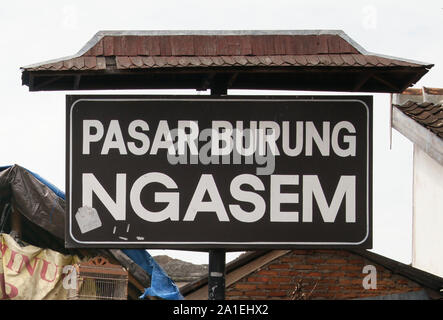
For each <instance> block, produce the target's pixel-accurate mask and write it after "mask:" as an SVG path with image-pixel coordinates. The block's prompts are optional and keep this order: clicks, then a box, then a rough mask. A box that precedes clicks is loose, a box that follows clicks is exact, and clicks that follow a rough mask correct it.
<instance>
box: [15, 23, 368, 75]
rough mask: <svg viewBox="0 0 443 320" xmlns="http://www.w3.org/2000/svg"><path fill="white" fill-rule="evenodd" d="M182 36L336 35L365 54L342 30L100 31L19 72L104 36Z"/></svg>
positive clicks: (84, 51) (81, 52) (85, 46)
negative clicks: (84, 41)
mask: <svg viewBox="0 0 443 320" xmlns="http://www.w3.org/2000/svg"><path fill="white" fill-rule="evenodd" d="M180 35H181V36H184V35H207V36H212V35H220V36H229V35H238V36H241V35H337V36H340V37H341V38H342V39H343V40H345V41H347V42H348V43H349V44H350V45H352V46H353V47H354V48H355V49H356V50H357V51H358V52H360V53H362V54H366V53H365V52H367V51H366V50H365V49H364V48H363V47H361V46H360V45H359V44H358V43H357V42H355V41H354V40H352V39H351V38H350V37H349V36H348V35H347V34H346V33H345V32H344V31H343V30H318V29H313V30H101V31H98V32H97V33H95V34H94V36H93V37H92V38H91V39H90V40H89V41H88V42H87V43H86V44H85V45H84V46H83V47H82V48H81V49H80V50H79V51H78V52H77V53H75V54H73V55H70V56H65V57H61V58H56V59H50V60H46V61H43V62H38V63H33V64H30V65H26V66H23V67H20V69H21V70H23V71H24V70H25V69H30V68H36V67H39V66H42V65H45V64H50V63H57V62H60V61H64V60H69V59H74V58H78V57H81V56H82V55H83V54H85V53H86V52H88V51H89V50H90V49H91V48H93V47H94V46H95V45H96V44H97V43H98V42H99V41H100V40H101V39H102V38H103V37H106V36H114V37H115V36H180Z"/></svg>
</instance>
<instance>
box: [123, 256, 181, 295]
mask: <svg viewBox="0 0 443 320" xmlns="http://www.w3.org/2000/svg"><path fill="white" fill-rule="evenodd" d="M122 251H123V252H124V253H125V254H126V255H127V256H128V257H129V258H131V259H132V260H133V261H134V262H135V263H137V264H138V265H139V266H140V267H142V268H143V269H144V270H145V271H146V272H147V273H149V274H150V275H151V287H149V288H147V289H146V290H145V292H144V293H143V295H142V296H141V297H140V299H144V298H146V297H147V296H153V297H161V298H163V299H167V300H182V299H183V296H182V295H181V293H180V291H179V290H178V288H177V286H176V285H175V283H174V282H173V281H172V280H171V278H169V276H168V275H167V274H166V273H165V271H163V269H162V267H160V266H159V265H158V264H157V262H156V261H155V260H154V258H152V257H151V255H150V254H149V253H148V252H147V251H146V250H137V249H125V250H122Z"/></svg>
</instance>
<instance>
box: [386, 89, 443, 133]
mask: <svg viewBox="0 0 443 320" xmlns="http://www.w3.org/2000/svg"><path fill="white" fill-rule="evenodd" d="M408 90H409V92H408V93H407V94H412V93H411V92H414V94H415V91H412V90H410V89H408ZM394 106H395V107H397V108H398V109H399V110H401V111H402V112H403V113H404V114H406V115H407V116H408V117H410V118H412V119H414V120H415V121H417V122H418V123H419V124H420V125H422V126H423V127H425V128H427V129H428V130H430V131H432V132H433V133H434V134H436V135H437V136H439V137H440V138H443V105H442V104H433V103H429V102H424V103H417V102H413V101H407V102H405V103H404V104H402V105H394Z"/></svg>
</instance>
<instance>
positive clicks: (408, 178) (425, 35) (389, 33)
mask: <svg viewBox="0 0 443 320" xmlns="http://www.w3.org/2000/svg"><path fill="white" fill-rule="evenodd" d="M302 29H339V30H343V31H344V32H346V33H347V34H348V35H349V36H350V37H351V38H352V39H353V40H355V41H356V42H357V43H359V44H360V45H361V46H362V47H364V48H365V49H366V50H368V51H371V52H376V53H381V54H386V55H392V56H397V57H402V58H408V59H413V60H418V61H424V62H430V63H434V64H435V67H434V68H433V69H431V71H430V72H429V73H428V74H427V75H425V76H424V77H423V79H422V80H421V81H420V82H418V83H417V84H416V86H415V87H422V86H429V87H443V69H442V66H443V42H442V40H441V34H442V31H443V1H441V0H427V1H421V2H417V1H409V0H407V1H386V0H384V1H347V0H346V1H342V0H341V1H327V0H325V1H321V0H317V1H316V0H310V1H294V0H286V1H285V0H273V1H269V0H266V1H242V0H224V1H217V2H216V1H209V0H203V1H200V0H187V1H180V0H177V1H170V0H162V1H132V0H126V1H113V0H107V1H91V0H88V1H84V0H77V1H49V0H45V1H44V0H39V1H22V0H16V1H7V2H6V1H4V2H3V3H2V5H1V6H0V30H1V34H2V37H1V38H2V39H1V40H2V41H1V44H0V93H1V100H0V101H1V102H0V166H2V165H10V164H19V165H21V166H23V167H25V168H28V169H30V170H32V171H34V172H36V173H38V174H40V175H41V176H42V177H44V178H46V179H47V180H48V181H50V182H52V183H53V184H54V185H56V186H57V187H59V188H60V189H62V190H65V95H66V94H70V93H73V92H72V91H71V92H69V91H66V92H33V93H31V92H29V91H28V87H22V86H21V71H20V67H22V66H26V65H29V64H33V63H37V62H42V61H46V60H49V59H53V58H59V57H64V56H68V55H72V54H74V53H76V52H77V51H78V50H80V49H81V47H82V46H83V45H84V44H86V42H87V41H88V40H89V39H90V38H92V36H93V35H94V34H95V33H96V32H97V31H100V30H302ZM169 92H171V91H169ZM176 92H177V91H174V93H176ZM76 93H85V94H88V93H93V92H76ZM100 93H111V92H100ZM113 93H120V92H113ZM130 93H139V94H140V93H146V94H152V93H159V92H158V91H156V92H152V91H146V90H144V91H140V90H139V91H131V92H130ZM162 93H167V92H162ZM183 93H186V94H190V93H195V92H192V91H186V92H183ZM241 93H243V94H244V93H248V94H249V93H252V92H241ZM263 93H264V92H263ZM263 93H262V94H263ZM266 93H267V94H269V93H270V92H266ZM284 93H285V94H288V93H289V94H292V92H284ZM293 93H294V94H303V92H293ZM229 94H236V92H231V91H229ZM276 94H277V93H276ZM307 94H309V93H307ZM373 182H374V185H373V189H374V192H373V210H374V211H373V212H374V219H373V221H374V230H373V239H374V249H373V251H374V252H377V253H380V254H383V255H385V256H387V257H390V258H393V259H396V260H399V261H401V262H403V263H410V262H411V250H412V246H411V231H412V230H411V219H412V198H411V194H412V193H411V191H412V144H411V143H410V142H409V141H408V140H407V139H406V138H404V137H403V136H402V135H401V134H399V133H397V132H396V131H395V130H394V131H393V148H392V150H391V149H390V148H389V95H388V94H375V95H374V177H373ZM150 252H151V254H154V255H155V254H158V253H161V251H160V252H159V251H158V250H155V251H154V250H152V251H151V250H150ZM169 253H170V254H171V255H173V256H174V257H178V258H182V259H185V260H187V261H191V262H195V263H207V262H208V258H207V256H208V255H207V254H206V253H195V252H180V251H173V252H169ZM235 256H236V254H229V255H228V260H230V259H232V258H233V257H235Z"/></svg>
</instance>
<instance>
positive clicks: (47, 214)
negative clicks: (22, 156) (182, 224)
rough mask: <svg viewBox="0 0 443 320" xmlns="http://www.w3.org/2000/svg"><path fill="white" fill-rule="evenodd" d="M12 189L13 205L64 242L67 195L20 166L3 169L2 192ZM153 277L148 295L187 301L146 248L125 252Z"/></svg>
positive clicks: (0, 182)
mask: <svg viewBox="0 0 443 320" xmlns="http://www.w3.org/2000/svg"><path fill="white" fill-rule="evenodd" d="M1 189H9V190H10V193H11V194H10V196H11V198H12V199H13V204H14V206H16V208H17V209H18V211H19V212H20V213H21V214H23V215H24V216H26V217H27V218H28V219H29V220H30V221H32V222H33V223H35V224H37V225H38V226H40V227H42V228H43V229H45V230H46V231H48V232H49V233H51V234H52V235H53V236H55V237H57V238H59V239H64V227H65V224H64V215H65V194H64V193H63V192H62V191H60V190H59V189H58V188H56V187H55V186H54V185H52V184H51V183H49V182H48V181H46V180H45V179H43V178H42V177H40V176H39V175H37V174H35V173H33V172H31V171H29V170H27V169H25V168H23V167H20V166H18V165H14V166H3V167H0V190H1ZM122 251H123V252H124V253H125V254H126V255H127V256H128V257H129V258H130V259H132V260H133V261H134V262H135V263H136V264H138V265H139V266H140V267H142V268H143V269H144V270H145V271H146V272H147V273H148V274H149V275H150V276H151V287H149V288H146V290H145V292H144V294H143V295H142V296H141V297H140V298H146V297H147V296H152V297H159V298H162V299H167V300H179V299H183V296H182V295H181V294H180V291H179V290H178V288H177V286H176V285H175V283H174V282H173V281H172V279H171V278H170V277H169V276H168V275H167V274H166V273H165V272H164V270H163V269H162V268H161V267H160V266H159V265H158V264H157V262H156V261H155V260H154V258H152V257H151V255H150V254H149V253H148V252H147V251H146V250H144V249H130V250H129V249H128V250H122Z"/></svg>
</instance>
